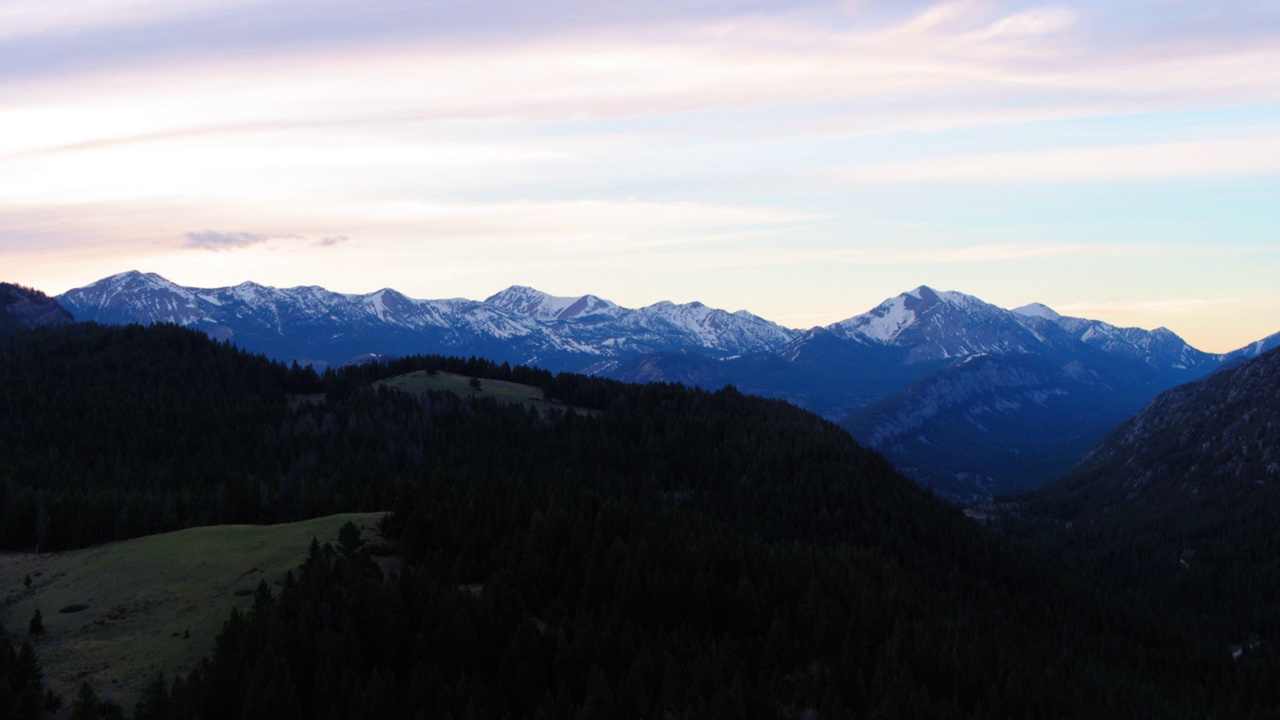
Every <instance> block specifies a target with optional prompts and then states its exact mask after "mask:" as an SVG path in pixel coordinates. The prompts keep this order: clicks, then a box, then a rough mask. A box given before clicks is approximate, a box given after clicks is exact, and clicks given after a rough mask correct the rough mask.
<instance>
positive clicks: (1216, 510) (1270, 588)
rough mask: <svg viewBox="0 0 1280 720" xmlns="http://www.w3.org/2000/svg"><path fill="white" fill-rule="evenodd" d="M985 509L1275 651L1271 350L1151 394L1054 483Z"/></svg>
mask: <svg viewBox="0 0 1280 720" xmlns="http://www.w3.org/2000/svg"><path fill="white" fill-rule="evenodd" d="M996 509H997V510H998V514H999V515H1002V516H1005V517H1007V518H1008V520H1007V523H1006V524H1007V525H1008V526H1009V529H1010V531H1011V532H1012V533H1014V534H1016V535H1020V536H1022V537H1023V538H1024V539H1027V540H1028V541H1029V542H1031V543H1032V544H1035V545H1037V546H1040V547H1043V548H1045V549H1046V550H1049V551H1051V552H1054V553H1055V554H1059V555H1061V556H1063V557H1065V558H1067V559H1069V560H1070V561H1072V562H1075V563H1078V564H1079V565H1080V567H1082V568H1084V569H1087V570H1089V571H1091V572H1096V573H1100V574H1103V575H1105V576H1107V577H1109V578H1110V579H1111V580H1112V581H1113V582H1115V583H1116V584H1117V585H1119V586H1122V587H1125V588H1128V589H1130V590H1132V591H1133V592H1135V593H1141V594H1142V595H1143V596H1144V597H1147V598H1159V599H1161V600H1163V601H1166V602H1168V603H1169V604H1170V605H1172V606H1174V607H1178V608H1181V609H1182V611H1184V612H1186V613H1187V614H1188V615H1189V616H1190V617H1195V618H1204V619H1208V620H1209V622H1210V623H1211V624H1213V625H1214V626H1215V627H1217V628H1219V629H1220V630H1221V631H1222V632H1223V633H1227V634H1228V636H1229V637H1230V638H1232V639H1234V640H1237V641H1240V642H1241V643H1244V644H1247V638H1248V636H1249V635H1257V636H1260V637H1262V638H1264V639H1265V641H1266V643H1268V644H1269V645H1270V646H1271V647H1273V648H1274V647H1275V645H1276V643H1277V642H1280V585H1277V584H1276V583H1275V582H1274V577H1275V572H1276V570H1277V569H1278V568H1280V542H1277V539H1276V538H1277V535H1276V532H1275V528H1276V524H1275V523H1276V517H1278V516H1280V349H1275V350H1271V351H1269V352H1267V353H1265V354H1263V355H1262V356H1260V357H1258V358H1255V359H1251V360H1248V361H1245V362H1242V363H1241V364H1240V365H1239V366H1237V367H1234V368H1231V369H1227V370H1223V371H1222V372H1219V373H1215V374H1214V375H1212V376H1210V377H1208V378H1205V379H1204V380H1201V381H1199V382H1195V383H1190V384H1186V385H1181V386H1179V387H1177V388H1174V389H1172V390H1169V391H1168V392H1165V393H1163V394H1161V395H1160V396H1159V397H1157V398H1156V399H1155V400H1154V401H1152V402H1151V404H1150V405H1149V406H1148V407H1147V408H1146V409H1145V410H1143V411H1142V412H1141V413H1139V414H1138V415H1137V416H1135V417H1133V418H1132V419H1130V420H1129V421H1127V422H1125V423H1124V424H1123V425H1121V426H1120V427H1118V428H1116V429H1115V431H1114V432H1112V433H1111V434H1109V435H1108V436H1107V437H1106V439H1105V440H1103V441H1102V442H1101V443H1099V444H1098V445H1097V446H1096V447H1095V448H1094V449H1093V450H1092V451H1090V452H1089V453H1088V455H1087V456H1086V457H1084V459H1083V460H1081V461H1080V463H1079V465H1077V466H1076V467H1075V468H1074V469H1073V470H1072V471H1071V472H1070V473H1069V474H1068V475H1067V476H1066V477H1064V478H1063V479H1062V480H1061V481H1059V482H1056V483H1054V484H1052V485H1049V486H1046V487H1043V488H1041V489H1040V490H1038V491H1036V492H1034V493H1031V494H1029V495H1026V496H1024V497H1016V498H1011V499H1009V500H1008V501H1006V502H1004V503H1002V504H1001V505H999V506H996ZM1223 642H1224V643H1225V642H1226V639H1224V640H1223Z"/></svg>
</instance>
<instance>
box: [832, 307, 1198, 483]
mask: <svg viewBox="0 0 1280 720" xmlns="http://www.w3.org/2000/svg"><path fill="white" fill-rule="evenodd" d="M839 325H840V326H841V327H843V328H848V329H851V330H853V331H855V332H859V333H861V334H862V336H863V337H868V338H872V339H875V340H878V341H879V342H881V343H884V344H886V345H893V346H898V347H901V348H902V349H903V350H905V351H906V352H907V362H912V361H915V362H927V361H931V360H932V361H938V360H943V359H953V360H952V362H950V363H949V364H947V365H946V366H944V367H942V368H940V369H938V370H936V371H934V372H929V373H924V374H922V375H920V376H919V377H917V378H914V379H913V380H912V381H911V382H910V383H909V384H907V385H906V386H905V387H902V388H900V389H897V390H895V391H894V392H892V393H890V394H888V395H887V396H886V397H884V398H881V399H879V400H877V401H876V402H874V403H871V404H869V405H867V406H865V407H862V408H858V409H856V410H855V411H853V412H852V413H851V414H850V415H849V417H848V418H847V419H846V420H845V426H846V427H847V428H848V429H849V430H850V432H852V433H853V435H854V436H855V437H857V438H858V439H859V440H861V441H863V442H865V443H866V444H868V445H870V446H871V447H874V448H876V449H878V450H880V451H882V452H884V453H885V454H886V455H888V456H889V457H890V458H891V459H892V460H893V461H894V462H895V463H896V464H898V465H899V466H900V467H902V468H903V469H904V470H905V471H906V472H907V473H908V474H910V475H912V476H913V477H915V478H917V479H918V480H920V481H922V482H924V483H926V484H928V485H930V486H932V487H934V488H935V489H937V490H938V491H939V492H941V493H943V494H945V495H950V496H953V497H956V498H958V499H972V498H976V497H983V496H990V495H992V494H999V493H1006V492H1013V491H1018V490H1025V489H1028V488H1031V487H1036V486H1038V485H1040V484H1043V483H1044V482H1047V481H1049V480H1051V479H1053V478H1055V477H1057V476H1059V475H1060V474H1061V473H1062V472H1064V471H1065V470H1066V469H1067V468H1069V467H1070V466H1071V464H1072V463H1073V462H1074V461H1075V460H1076V459H1077V458H1079V456H1080V455H1081V454H1083V453H1084V452H1085V451H1087V450H1088V449H1089V447H1091V446H1092V444H1093V443H1095V442H1097V441H1098V440H1099V439H1101V438H1102V436H1103V435H1105V434H1106V432H1107V431H1109V430H1110V429H1111V428H1112V427H1114V426H1115V425H1116V424H1118V423H1119V422H1121V421H1123V420H1124V419H1126V418H1128V417H1129V416H1131V415H1132V414H1133V413H1135V412H1137V411H1138V410H1140V409H1141V408H1142V407H1143V406H1144V405H1145V404H1146V403H1147V401H1148V400H1150V399H1151V397H1153V396H1154V395H1155V394H1156V393H1158V392H1160V391H1162V390H1164V389H1167V388H1169V387H1172V386H1174V385H1177V384H1178V383H1181V382H1187V381H1189V380H1192V379H1195V378H1197V377H1201V376H1203V375H1204V374H1206V373H1209V372H1211V371H1212V370H1213V369H1215V368H1216V367H1218V365H1219V364H1220V363H1221V362H1222V358H1221V356H1217V355H1210V354H1208V353H1204V352H1201V351H1199V350H1196V349H1195V348H1193V347H1191V346H1190V345H1188V344H1187V343H1186V342H1185V341H1183V340H1182V339H1181V338H1179V337H1178V336H1177V335H1175V334H1174V333H1172V332H1170V331H1169V330H1166V329H1164V328H1159V329H1157V330H1143V329H1140V328H1117V327H1114V326H1112V325H1109V324H1107V323H1104V322H1101V321H1098V320H1086V319H1082V318H1072V317H1065V316H1062V315H1059V314H1058V313H1056V312H1054V311H1053V310H1051V309H1050V308H1048V307H1046V306H1044V305H1041V304H1035V305H1028V306H1025V307H1021V308H1017V309H1015V310H1012V311H1010V310H1004V309H1002V308H998V307H995V306H993V305H989V304H987V303H984V302H982V301H981V300H978V299H976V298H973V297H970V296H967V295H963V294H961V293H954V292H947V293H937V292H934V291H932V290H930V289H929V288H918V289H916V290H914V291H912V292H910V293H905V294H903V295H900V296H898V297H897V298H893V299H891V300H888V301H886V302H884V303H882V304H881V305H880V306H879V307H877V308H876V309H875V310H873V311H871V312H870V313H868V314H866V315H862V316H859V317H857V318H852V319H850V320H847V321H845V322H844V323H840V324H839ZM954 359H958V361H956V360H954Z"/></svg>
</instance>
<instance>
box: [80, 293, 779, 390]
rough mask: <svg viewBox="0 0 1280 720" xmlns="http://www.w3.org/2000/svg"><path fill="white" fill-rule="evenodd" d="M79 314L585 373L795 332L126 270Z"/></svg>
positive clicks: (667, 307)
mask: <svg viewBox="0 0 1280 720" xmlns="http://www.w3.org/2000/svg"><path fill="white" fill-rule="evenodd" d="M58 300H59V301H60V302H61V303H62V304H63V305H64V306H65V307H66V308H67V309H69V310H70V311H71V312H72V314H73V315H75V317H76V319H78V320H93V321H97V322H102V323H112V324H125V323H131V322H136V323H141V324H147V323H153V322H173V323H177V324H179V325H184V326H188V327H193V328H197V329H200V330H203V331H204V332H206V333H208V334H209V335H210V336H212V337H215V338H219V339H224V340H234V341H235V342H236V343H237V344H239V345H241V346H242V347H246V348H248V349H252V350H255V351H258V352H262V353H264V354H266V355H268V356H269V357H272V358H276V359H281V360H300V361H303V362H310V363H314V364H318V365H336V364H341V363H343V362H346V361H348V360H351V359H353V358H356V357H360V356H368V355H408V354H414V353H424V352H434V353H452V354H460V355H481V356H484V357H489V358H493V359H496V360H499V361H509V362H513V363H521V364H533V365H540V366H543V367H546V368H549V369H553V370H580V369H583V368H585V367H588V366H590V365H592V364H596V363H600V362H601V361H605V360H610V359H615V358H621V357H630V356H635V355H639V354H643V353H647V352H667V351H673V350H682V349H690V348H694V349H697V350H698V351H700V352H703V353H706V354H707V355H709V356H711V357H724V356H729V355H734V354H740V353H744V352H754V351H759V350H766V349H769V348H772V347H774V346H776V345H779V344H782V343H785V342H787V341H789V340H790V339H791V338H792V337H794V336H795V334H796V332H795V331H793V330H788V329H786V328H783V327H781V326H779V325H776V324H774V323H771V322H769V321H767V320H763V319H761V318H758V317H756V316H754V315H751V314H750V313H746V312H740V313H728V312H725V311H723V310H716V309H713V308H709V307H707V306H705V305H703V304H701V303H689V304H686V305H676V304H674V303H670V302H661V303H657V304H655V305H651V306H649V307H646V308H641V309H639V310H630V309H627V308H622V307H619V306H617V305H615V304H614V303H611V302H609V301H607V300H603V299H600V298H597V297H595V296H592V295H585V296H582V297H579V298H561V297H554V296H551V295H547V294H545V293H541V292H538V291H537V290H534V289H532V288H527V287H519V286H517V287H512V288H508V289H507V290H504V291H502V292H500V293H498V294H496V295H493V296H492V297H490V298H488V299H487V300H485V301H484V302H478V301H474V300H465V299H450V300H415V299H412V298H409V297H406V296H405V295H403V294H401V293H399V292H397V291H395V290H391V289H383V290H379V291H377V292H373V293H369V294H365V295H346V294H341V293H335V292H330V291H328V290H325V289H324V288H320V287H315V286H307V287H296V288H287V289H278V288H272V287H265V286H262V285H258V284H255V283H250V282H246V283H242V284H240V285H237V286H235V287H225V288H209V289H205V288H187V287H182V286H180V285H177V284H175V283H172V282H170V281H168V280H166V279H165V278H163V277H160V276H159V275H156V274H153V273H148V274H143V273H139V272H126V273H122V274H120V275H114V276H112V277H109V278H105V279H103V280H100V281H98V282H96V283H93V284H92V285H89V286H87V287H83V288H78V289H75V290H71V291H69V292H67V293H64V294H63V295H60V296H59V297H58Z"/></svg>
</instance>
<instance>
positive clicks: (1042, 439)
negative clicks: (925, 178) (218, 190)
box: [57, 271, 1280, 499]
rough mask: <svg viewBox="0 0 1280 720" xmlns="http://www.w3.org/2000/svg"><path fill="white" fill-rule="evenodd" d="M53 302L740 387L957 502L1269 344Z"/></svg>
mask: <svg viewBox="0 0 1280 720" xmlns="http://www.w3.org/2000/svg"><path fill="white" fill-rule="evenodd" d="M57 300H58V302H60V303H61V304H62V306H63V307H65V308H66V309H67V310H69V311H70V312H71V314H72V315H74V317H75V318H76V319H77V320H82V321H96V322H99V323H107V324H127V323H141V324H148V323H154V322H168V323H175V324H179V325H183V326H187V327H192V328H196V329H199V330H202V331H203V332H205V333H207V334H208V335H210V336H211V337H214V338H218V339H222V340H230V341H234V342H235V343H236V344H237V345H239V346H241V347H243V348H246V349H249V350H252V351H254V352H260V353H263V354H265V355H267V356H268V357H272V358H276V359H281V360H286V361H290V360H297V361H299V362H300V363H303V364H308V363H309V364H313V365H317V366H330V365H338V364H342V363H345V362H350V361H352V360H356V359H362V358H369V357H375V356H397V355H409V354H423V353H438V354H448V355H461V356H468V355H476V356H481V357H487V358H490V359H493V360H496V361H499V362H511V363H513V364H528V365H537V366H540V367H543V368H546V369H549V370H553V371H570V372H583V373H588V374H595V375H603V376H607V377H611V378H615V379H620V380H626V381H637V382H646V381H664V382H681V383H685V384H692V385H697V386H702V387H706V388H717V387H721V386H724V385H734V386H736V387H737V388H738V389H739V390H742V391H744V392H750V393H753V394H758V395H763V396H766V397H772V398H779V399H783V400H787V401H790V402H793V403H795V404H797V405H800V406H802V407H805V408H808V409H810V410H813V411H815V412H817V413H819V414H821V415H823V416H825V417H827V418H829V419H833V420H837V421H840V422H842V423H843V424H844V425H845V426H846V427H847V428H848V429H849V430H850V431H851V432H852V433H853V434H854V436H855V437H857V438H858V439H859V440H860V441H862V442H863V443H864V444H867V445H870V446H872V447H875V448H877V449H879V450H881V451H882V452H884V453H886V454H887V455H888V456H889V457H890V458H891V459H892V460H893V461H894V462H895V463H897V464H899V465H900V466H901V467H902V468H903V469H904V470H906V471H907V473H908V474H910V475H912V476H913V477H915V478H916V479H917V480H919V481H921V482H924V483H925V484H928V485H930V486H932V487H934V488H935V489H937V491H938V492H940V493H942V494H944V495H947V496H951V497H955V498H962V499H963V498H972V497H985V496H989V495H991V494H995V493H1001V492H1007V491H1011V490H1019V489H1025V488H1028V487H1033V486H1035V485H1038V484H1042V483H1043V482H1046V481H1047V480H1049V479H1051V478H1052V477H1054V476H1055V475H1056V474H1058V473H1060V472H1061V471H1062V470H1064V469H1065V468H1067V467H1069V466H1070V464H1071V463H1072V462H1073V461H1074V460H1075V459H1076V458H1078V457H1079V456H1080V455H1082V454H1083V453H1084V452H1085V451H1087V450H1088V448H1089V447H1090V446H1091V445H1092V444H1093V443H1094V442H1095V441H1097V440H1098V439H1100V438H1101V437H1102V436H1103V435H1105V433H1106V432H1107V431H1108V430H1110V429H1111V428H1112V427H1114V426H1115V425H1116V424H1117V423H1119V422H1121V421H1122V420H1124V419H1125V418H1127V417H1129V416H1131V415H1132V414H1133V413H1135V412H1137V411H1138V410H1140V409H1141V408H1142V407H1143V405H1145V404H1146V402H1148V401H1149V400H1150V399H1151V398H1152V397H1154V396H1155V395H1156V394H1157V393H1159V392H1161V391H1163V390H1165V389H1168V388H1170V387H1173V386H1174V385H1177V384H1180V383H1183V382H1188V381H1191V380H1194V379H1197V378H1199V377H1203V376H1204V375H1206V374H1208V373H1210V372H1212V371H1213V370H1215V369H1217V368H1219V367H1221V366H1223V365H1224V364H1225V363H1230V362H1234V361H1239V360H1242V359H1246V358H1248V357H1253V356H1256V355H1258V354H1259V353H1261V352H1262V351H1264V350H1265V349H1268V348H1269V347H1273V346H1275V345H1276V344H1277V343H1278V342H1280V335H1276V336H1272V337H1271V338H1268V339H1266V340H1263V341H1259V342H1258V343H1255V344H1253V345H1251V346H1249V347H1246V348H1241V349H1240V350H1239V351H1237V352H1235V353H1231V354H1227V355H1215V354H1210V353H1205V352H1202V351H1199V350H1197V349H1195V348H1193V347H1191V346H1190V345H1188V344H1187V343H1186V342H1185V341H1183V340H1182V339H1181V338H1179V337H1178V336H1177V335H1176V334H1174V333H1173V332H1171V331H1169V330H1167V329H1164V328H1159V329H1156V330H1143V329H1139V328H1117V327H1114V326H1112V325H1109V324H1107V323H1104V322H1101V321H1097V320H1089V319H1084V318H1073V317H1066V316H1062V315H1059V314H1058V313H1056V312H1054V311H1053V310H1051V309H1049V308H1048V307H1045V306H1044V305H1039V304H1034V305H1028V306H1025V307H1021V308H1017V309H1014V310H1007V309H1004V308H999V307H997V306H995V305H991V304H989V303H986V302H984V301H982V300H980V299H978V298H976V297H972V296H970V295H965V294H963V293H959V292H938V291H935V290H933V289H931V288H928V287H923V286H922V287H919V288H916V289H915V290H912V291H909V292H906V293H903V294H901V295H898V296H897V297H894V298H889V299H887V300H885V301H884V302H883V303H881V304H880V305H878V306H877V307H875V308H873V309H871V310H870V311H868V312H865V313H862V314H859V315H855V316H852V317H850V318H848V319H846V320H843V321H840V322H837V323H833V324H831V325H827V326H825V327H815V328H811V329H808V330H798V329H791V328H786V327H783V326H781V325H778V324H776V323H773V322H770V321H768V320H765V319H763V318H760V317H758V316H756V315H753V314H751V313H749V312H746V311H738V312H727V311H724V310H719V309H715V308H710V307H708V306H706V305H703V304H702V303H698V302H693V303H687V304H675V303H671V302H659V303H656V304H653V305H649V306H647V307H643V308H639V309H629V308H624V307H621V306H619V305H617V304H616V303H613V302H611V301H609V300H606V299H603V298H601V297H598V296H595V295H583V296H581V297H557V296H552V295H548V294H546V293H542V292H540V291H538V290H535V289H533V288H529V287H523V286H513V287H510V288H507V289H506V290H503V291H501V292H499V293H497V294H495V295H492V296H490V297H489V298H486V299H485V300H483V301H475V300H467V299H444V300H419V299H413V298H409V297H407V296H405V295H404V294H402V293H400V292H397V291H395V290H392V289H389V288H387V289H383V290H379V291H376V292H373V293H368V294H363V295H352V294H342V293H335V292H331V291H328V290H325V289H324V288H320V287H316V286H305V287H295V288H287V289H279V288H272V287H266V286H263V285H258V284H256V283H250V282H246V283H242V284H240V285H237V286H234V287H224V288H191V287H183V286H180V285H177V284H175V283H173V282H170V281H169V280H166V279H165V278H163V277H160V276H159V275H156V274H153V273H146V274H144V273H140V272H136V271H135V272H126V273H121V274H119V275H114V276H111V277H108V278H104V279H103V280H100V281H98V282H95V283H93V284H91V285H88V286H86V287H83V288H78V289H75V290H71V291H69V292H67V293H64V294H63V295H60V296H58V298H57Z"/></svg>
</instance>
